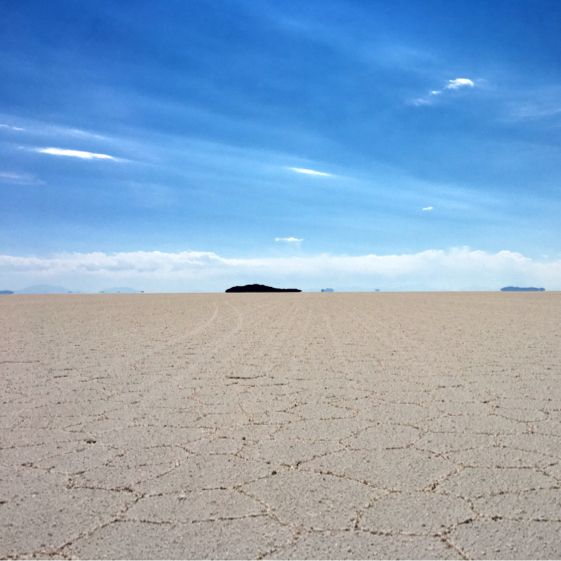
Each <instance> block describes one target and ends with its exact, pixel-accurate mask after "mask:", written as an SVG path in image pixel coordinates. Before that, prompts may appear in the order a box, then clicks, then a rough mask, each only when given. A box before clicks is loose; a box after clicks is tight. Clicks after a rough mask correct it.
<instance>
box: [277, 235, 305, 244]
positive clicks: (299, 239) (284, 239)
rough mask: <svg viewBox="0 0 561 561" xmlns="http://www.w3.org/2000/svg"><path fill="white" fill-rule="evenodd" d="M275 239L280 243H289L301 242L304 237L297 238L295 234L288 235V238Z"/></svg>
mask: <svg viewBox="0 0 561 561" xmlns="http://www.w3.org/2000/svg"><path fill="white" fill-rule="evenodd" d="M275 241H276V242H280V243H288V244H301V243H302V242H303V241H304V239H303V238H295V237H294V236H288V237H286V238H275Z"/></svg>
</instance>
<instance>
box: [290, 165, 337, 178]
mask: <svg viewBox="0 0 561 561" xmlns="http://www.w3.org/2000/svg"><path fill="white" fill-rule="evenodd" d="M288 169H289V170H290V171H293V172H294V173H302V174H304V175H315V176H319V177H332V176H333V174H331V173H327V172H325V171H318V170H316V169H309V168H293V167H289V168H288Z"/></svg>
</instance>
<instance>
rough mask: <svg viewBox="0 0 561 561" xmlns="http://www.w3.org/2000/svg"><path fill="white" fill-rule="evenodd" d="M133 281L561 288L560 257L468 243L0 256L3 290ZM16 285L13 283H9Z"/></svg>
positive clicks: (219, 285) (207, 285)
mask: <svg viewBox="0 0 561 561" xmlns="http://www.w3.org/2000/svg"><path fill="white" fill-rule="evenodd" d="M125 280H126V281H127V282H132V283H135V284H137V285H138V284H140V286H137V288H139V289H143V288H145V287H147V288H148V289H149V290H161V291H166V290H177V289H178V288H179V287H182V289H184V290H210V291H212V290H221V289H223V288H226V285H229V284H233V283H236V282H242V281H247V282H252V281H267V282H270V283H284V282H286V281H288V282H291V283H292V284H295V283H296V284H299V285H300V286H301V287H302V288H304V289H306V288H314V287H318V286H322V285H324V284H328V285H329V286H331V285H335V288H337V287H338V286H339V287H343V288H353V289H357V290H360V289H364V290H368V289H372V288H374V287H381V288H383V289H386V290H495V289H498V288H500V287H501V286H504V285H507V284H521V285H539V286H544V287H545V288H547V289H548V290H552V289H561V259H556V260H552V259H549V260H541V261H540V260H536V259H532V258H530V257H527V256H524V255H523V254H521V253H518V252H513V251H508V250H503V251H498V252H495V253H490V252H486V251H481V250H474V249H470V248H468V247H462V248H452V249H447V250H442V249H428V250H425V251H420V252H417V253H408V254H399V255H376V254H367V255H356V256H351V255H333V254H327V253H324V254H318V255H310V256H290V257H252V258H247V257H243V258H232V257H223V256H221V255H218V254H217V253H214V252H207V251H181V252H175V253H171V252H161V251H134V252H117V253H104V252H91V253H61V254H57V255H53V256H50V257H28V256H14V255H0V282H1V283H2V285H4V286H0V288H7V289H10V288H12V289H16V290H17V289H20V288H22V286H15V285H14V284H15V283H18V284H36V283H44V282H47V281H48V282H56V283H63V284H69V285H72V286H71V288H76V289H87V288H84V287H92V286H94V285H95V286H98V284H99V283H101V284H105V283H107V282H112V281H115V282H117V281H125ZM10 283H11V286H8V285H10Z"/></svg>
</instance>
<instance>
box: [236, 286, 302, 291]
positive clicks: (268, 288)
mask: <svg viewBox="0 0 561 561" xmlns="http://www.w3.org/2000/svg"><path fill="white" fill-rule="evenodd" d="M226 292H302V291H301V290H300V289H299V288H274V287H273V286H266V285H264V284H246V285H244V286H232V288H228V289H227V290H226Z"/></svg>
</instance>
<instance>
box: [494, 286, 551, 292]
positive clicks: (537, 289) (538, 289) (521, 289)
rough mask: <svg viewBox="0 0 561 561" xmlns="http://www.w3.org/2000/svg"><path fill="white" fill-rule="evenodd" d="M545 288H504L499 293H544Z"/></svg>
mask: <svg viewBox="0 0 561 561" xmlns="http://www.w3.org/2000/svg"><path fill="white" fill-rule="evenodd" d="M544 291H545V288H536V287H535V286H504V287H503V288H501V292H544Z"/></svg>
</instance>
